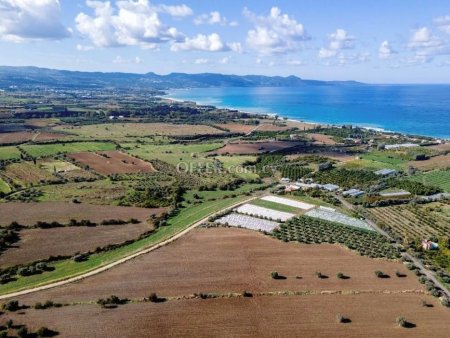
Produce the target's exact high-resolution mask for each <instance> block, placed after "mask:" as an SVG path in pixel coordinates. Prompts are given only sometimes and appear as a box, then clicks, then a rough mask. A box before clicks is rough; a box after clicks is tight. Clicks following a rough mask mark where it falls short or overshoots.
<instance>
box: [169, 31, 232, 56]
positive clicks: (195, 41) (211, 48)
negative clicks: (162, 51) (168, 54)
mask: <svg viewBox="0 0 450 338" xmlns="http://www.w3.org/2000/svg"><path fill="white" fill-rule="evenodd" d="M170 49H171V50H172V51H173V52H179V51H204V52H225V51H229V50H232V51H235V52H240V50H241V45H240V44H239V43H236V42H234V43H231V44H226V43H224V42H223V41H222V38H221V37H220V35H219V34H217V33H212V34H210V35H204V34H197V35H196V36H195V37H193V38H186V39H185V40H184V41H183V42H175V43H173V44H172V46H171V48H170Z"/></svg>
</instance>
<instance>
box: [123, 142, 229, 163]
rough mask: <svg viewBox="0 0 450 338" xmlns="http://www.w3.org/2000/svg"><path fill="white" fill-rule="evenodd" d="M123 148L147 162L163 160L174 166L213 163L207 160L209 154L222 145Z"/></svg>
mask: <svg viewBox="0 0 450 338" xmlns="http://www.w3.org/2000/svg"><path fill="white" fill-rule="evenodd" d="M122 147H123V148H124V149H126V150H127V152H128V153H130V154H131V155H134V156H137V157H139V158H142V159H145V160H161V161H163V162H167V163H169V164H172V165H175V166H176V165H177V164H178V163H180V162H184V163H186V164H190V163H193V164H195V163H197V162H199V163H200V162H201V163H212V159H209V158H206V157H205V155H206V153H207V152H209V151H212V150H215V149H217V148H220V147H222V143H199V144H171V145H170V147H168V146H162V145H140V144H122Z"/></svg>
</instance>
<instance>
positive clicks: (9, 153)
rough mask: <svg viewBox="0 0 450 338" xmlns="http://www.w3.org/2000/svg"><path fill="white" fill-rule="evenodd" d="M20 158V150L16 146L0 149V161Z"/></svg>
mask: <svg viewBox="0 0 450 338" xmlns="http://www.w3.org/2000/svg"><path fill="white" fill-rule="evenodd" d="M16 158H20V150H19V149H18V148H17V147H15V146H6V147H0V160H12V159H16Z"/></svg>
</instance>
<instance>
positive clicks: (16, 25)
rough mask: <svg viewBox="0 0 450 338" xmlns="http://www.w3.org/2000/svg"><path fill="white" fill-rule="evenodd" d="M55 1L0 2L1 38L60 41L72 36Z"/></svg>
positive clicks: (19, 40) (20, 40) (6, 0)
mask: <svg viewBox="0 0 450 338" xmlns="http://www.w3.org/2000/svg"><path fill="white" fill-rule="evenodd" d="M60 12H61V7H60V3H59V1H58V0H0V39H2V40H7V41H12V42H25V41H30V40H44V39H49V40H60V39H63V38H67V37H69V36H70V35H71V31H70V30H69V29H67V28H66V27H64V25H63V24H62V23H61V18H60Z"/></svg>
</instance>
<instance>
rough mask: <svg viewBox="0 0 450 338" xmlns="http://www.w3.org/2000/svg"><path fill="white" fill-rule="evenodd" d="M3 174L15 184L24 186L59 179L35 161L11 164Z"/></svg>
mask: <svg viewBox="0 0 450 338" xmlns="http://www.w3.org/2000/svg"><path fill="white" fill-rule="evenodd" d="M2 174H3V176H4V177H6V178H8V179H9V180H10V181H11V182H13V184H14V185H17V186H22V187H27V186H30V185H36V184H42V183H44V182H56V181H59V178H58V177H56V176H54V175H53V174H52V173H50V172H48V171H47V170H45V169H42V168H41V167H40V166H39V164H34V163H33V162H20V163H13V164H10V165H8V166H6V168H5V169H4V170H3V171H2Z"/></svg>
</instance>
